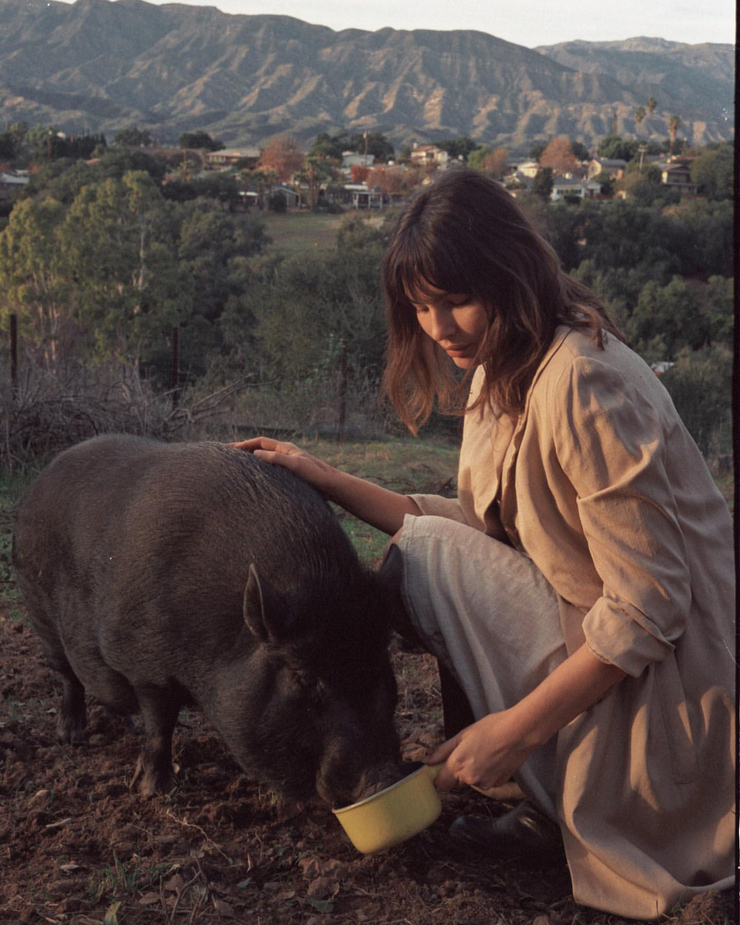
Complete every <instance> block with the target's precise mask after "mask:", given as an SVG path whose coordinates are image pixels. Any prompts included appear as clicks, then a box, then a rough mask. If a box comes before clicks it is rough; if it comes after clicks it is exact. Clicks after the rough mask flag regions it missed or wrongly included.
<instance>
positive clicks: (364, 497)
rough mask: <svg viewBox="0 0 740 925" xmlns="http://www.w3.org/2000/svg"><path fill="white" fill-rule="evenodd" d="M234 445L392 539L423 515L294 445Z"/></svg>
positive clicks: (266, 440)
mask: <svg viewBox="0 0 740 925" xmlns="http://www.w3.org/2000/svg"><path fill="white" fill-rule="evenodd" d="M230 445H231V446H233V447H235V448H236V449H237V450H248V451H249V452H251V453H254V455H255V456H258V457H259V458H260V459H264V460H265V461H266V462H269V463H273V464H275V465H278V466H284V467H285V468H286V469H290V470H291V471H292V472H295V474H296V475H299V476H300V477H301V478H303V479H305V480H306V481H307V482H310V483H311V485H313V486H314V488H318V490H319V491H320V492H322V494H323V495H324V496H325V497H326V498H328V499H329V500H330V501H335V502H336V503H337V504H339V505H341V506H342V507H343V508H344V509H345V510H346V511H349V513H350V514H354V515H355V517H359V518H360V520H364V521H365V523H367V524H370V525H371V526H373V527H377V528H378V530H383V531H384V532H385V533H387V534H388V536H393V534H394V533H396V532H397V531H398V530H400V529H401V527H402V525H403V518H404V515H406V514H414V515H418V514H420V513H421V511H420V510H419V508H418V507H417V505H416V502H415V501H414V500H413V499H412V498H407V497H406V496H405V495H399V494H398V493H397V492H395V491H390V490H389V489H387V488H382V487H381V486H380V485H375V484H374V483H373V482H368V481H367V480H366V479H361V478H358V477H357V476H356V475H350V474H349V473H348V472H342V471H341V469H335V468H334V466H330V465H329V464H328V463H325V462H322V461H321V460H320V459H317V458H316V457H315V456H311V454H310V453H307V452H306V451H305V450H302V449H301V448H300V447H297V446H296V445H295V444H294V443H284V442H281V441H279V440H273V438H272V437H253V438H252V439H251V440H242V441H241V443H232V444H230Z"/></svg>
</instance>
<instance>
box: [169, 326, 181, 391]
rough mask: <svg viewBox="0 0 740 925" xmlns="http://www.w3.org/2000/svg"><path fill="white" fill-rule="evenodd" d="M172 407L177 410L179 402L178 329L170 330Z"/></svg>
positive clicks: (176, 327)
mask: <svg viewBox="0 0 740 925" xmlns="http://www.w3.org/2000/svg"><path fill="white" fill-rule="evenodd" d="M171 389H172V407H173V408H177V406H178V404H179V402H180V328H179V327H178V326H177V325H175V327H173V328H172V382H171Z"/></svg>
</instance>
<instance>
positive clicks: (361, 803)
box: [332, 762, 429, 816]
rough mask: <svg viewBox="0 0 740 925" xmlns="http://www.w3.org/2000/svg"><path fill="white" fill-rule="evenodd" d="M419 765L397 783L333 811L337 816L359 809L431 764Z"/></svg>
mask: <svg viewBox="0 0 740 925" xmlns="http://www.w3.org/2000/svg"><path fill="white" fill-rule="evenodd" d="M416 763H417V764H418V765H419V767H418V768H416V769H415V770H414V771H412V772H411V773H410V774H407V775H406V776H405V777H402V778H401V779H400V780H397V781H396V782H395V784H391V785H390V787H383V789H382V790H378V791H377V793H373V794H371V795H370V796H369V797H365V799H364V800H359V801H358V802H357V803H350V804H349V805H348V806H340V807H339V809H333V810H332V812H333V813H334V815H335V816H338V815H339V814H340V813H346V812H347V811H348V810H350V809H357V807H358V806H364V805H365V804H366V803H371V802H372V801H373V800H377V799H378V798H379V797H382V796H383V794H385V793H390V791H391V790H395V789H396V788H397V787H400V786H401V784H405V783H406V781H409V780H411V778H412V777H416V776H417V774H420V773H421V772H422V771H423V770H424V769H425V768H427V767H429V765H426V764H424V763H423V762H416Z"/></svg>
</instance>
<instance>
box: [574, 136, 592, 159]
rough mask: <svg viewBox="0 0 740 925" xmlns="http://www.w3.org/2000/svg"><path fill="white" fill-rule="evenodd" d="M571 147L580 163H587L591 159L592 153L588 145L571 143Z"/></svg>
mask: <svg viewBox="0 0 740 925" xmlns="http://www.w3.org/2000/svg"><path fill="white" fill-rule="evenodd" d="M570 146H571V148H572V149H573V153H574V154H575V156H576V157H577V158H578V160H579V161H587V160H589V159H590V157H591V152H590V151H589V150H588V148H587V147H586V145H584V144H583V142H581V141H571V143H570Z"/></svg>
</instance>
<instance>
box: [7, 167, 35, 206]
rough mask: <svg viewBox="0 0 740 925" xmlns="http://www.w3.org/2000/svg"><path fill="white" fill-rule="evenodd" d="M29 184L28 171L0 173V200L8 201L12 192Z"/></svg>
mask: <svg viewBox="0 0 740 925" xmlns="http://www.w3.org/2000/svg"><path fill="white" fill-rule="evenodd" d="M29 182H30V179H29V176H28V171H26V170H23V171H20V170H11V171H8V172H7V173H0V199H8V198H9V197H10V194H11V193H12V192H13V190H19V189H23V187H24V186H28V184H29Z"/></svg>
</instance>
